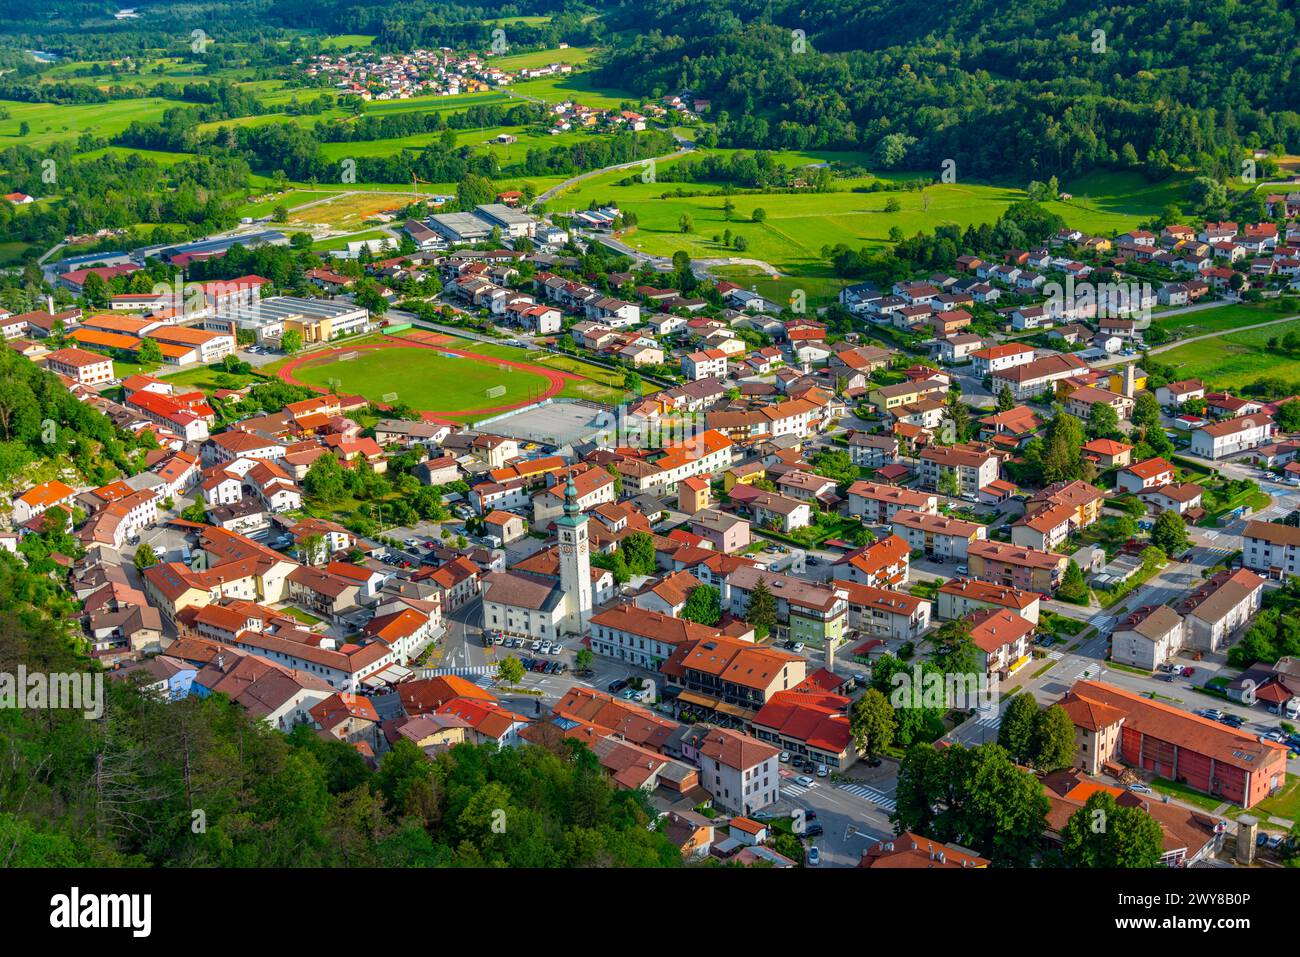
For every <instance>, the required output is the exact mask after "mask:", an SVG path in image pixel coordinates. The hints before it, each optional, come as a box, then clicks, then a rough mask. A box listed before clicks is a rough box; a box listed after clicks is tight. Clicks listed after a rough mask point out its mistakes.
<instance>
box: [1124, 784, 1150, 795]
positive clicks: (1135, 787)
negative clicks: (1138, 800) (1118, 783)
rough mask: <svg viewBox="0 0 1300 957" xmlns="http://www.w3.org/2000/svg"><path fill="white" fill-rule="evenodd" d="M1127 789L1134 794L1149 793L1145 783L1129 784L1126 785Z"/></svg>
mask: <svg viewBox="0 0 1300 957" xmlns="http://www.w3.org/2000/svg"><path fill="white" fill-rule="evenodd" d="M1128 789H1129V790H1130V791H1132V792H1133V793H1134V794H1150V793H1151V788H1149V787H1147V785H1145V784H1130V785H1129V786H1128Z"/></svg>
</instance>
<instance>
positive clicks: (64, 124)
mask: <svg viewBox="0 0 1300 957" xmlns="http://www.w3.org/2000/svg"><path fill="white" fill-rule="evenodd" d="M185 105H186V104H184V103H182V102H181V101H179V100H165V99H162V98H161V97H154V96H150V97H143V98H141V99H134V100H114V101H112V102H110V103H78V104H69V105H64V104H60V103H21V102H18V101H17V100H0V108H3V109H4V110H6V111H7V112H8V114H9V118H8V119H5V120H0V149H3V148H5V147H8V146H17V145H18V144H19V143H22V144H23V145H24V146H31V147H41V146H47V145H49V144H51V143H57V142H60V141H62V140H75V139H76V138H77V137H78V136H80V135H81V134H82V133H93V134H94V135H95V136H102V137H106V138H107V137H112V136H116V135H117V134H118V133H121V132H122V131H123V130H125V129H126V128H127V127H128V126H130V125H131V123H132V122H134V121H135V120H140V121H142V122H151V121H153V120H158V119H161V117H162V115H163V113H164V112H165V111H166V110H169V109H171V108H172V107H177V106H185ZM24 122H26V123H28V124H29V125H30V127H31V129H30V132H29V133H28V134H27V135H26V136H21V135H20V130H21V126H22V124H23V123H24Z"/></svg>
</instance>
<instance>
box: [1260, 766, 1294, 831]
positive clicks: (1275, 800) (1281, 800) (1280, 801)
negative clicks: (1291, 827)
mask: <svg viewBox="0 0 1300 957" xmlns="http://www.w3.org/2000/svg"><path fill="white" fill-rule="evenodd" d="M1250 810H1251V813H1252V814H1258V815H1260V816H1262V817H1281V818H1285V819H1286V820H1288V821H1300V777H1295V776H1292V777H1291V780H1289V781H1288V782H1287V783H1286V785H1285V786H1284V787H1283V788H1282V790H1281V791H1279V792H1278V793H1277V794H1274V795H1272V796H1270V797H1266V798H1264V800H1262V801H1260V802H1259V803H1258V804H1256V805H1255V806H1254V807H1253V808H1251V809H1250Z"/></svg>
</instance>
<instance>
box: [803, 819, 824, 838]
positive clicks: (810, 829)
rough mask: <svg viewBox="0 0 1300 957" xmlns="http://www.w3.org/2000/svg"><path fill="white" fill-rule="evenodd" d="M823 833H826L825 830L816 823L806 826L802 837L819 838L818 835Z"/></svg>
mask: <svg viewBox="0 0 1300 957" xmlns="http://www.w3.org/2000/svg"><path fill="white" fill-rule="evenodd" d="M825 833H826V828H824V827H822V826H821V824H819V823H818V822H816V821H814V822H813V823H811V824H808V825H806V826H805V827H804V829H803V834H804V837H819V836H820V835H822V834H825Z"/></svg>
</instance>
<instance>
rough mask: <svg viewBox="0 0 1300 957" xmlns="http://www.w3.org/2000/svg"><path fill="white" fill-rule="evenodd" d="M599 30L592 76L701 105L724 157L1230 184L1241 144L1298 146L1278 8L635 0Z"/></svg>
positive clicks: (1286, 7)
mask: <svg viewBox="0 0 1300 957" xmlns="http://www.w3.org/2000/svg"><path fill="white" fill-rule="evenodd" d="M606 19H607V21H608V22H609V25H610V27H611V30H613V31H617V33H616V35H617V36H618V37H619V38H620V39H619V41H618V42H617V43H615V44H614V45H613V50H612V53H611V55H610V56H609V58H608V60H607V62H606V64H605V67H604V71H603V78H604V79H605V80H606V81H608V82H610V83H616V84H618V85H620V86H624V87H628V86H630V87H632V88H633V89H637V90H638V91H641V92H646V93H668V92H677V91H680V90H682V89H690V90H691V91H692V92H694V93H695V94H696V95H699V96H704V97H708V98H709V99H710V100H711V106H712V115H713V117H714V118H715V119H716V120H717V121H718V122H719V139H720V142H721V143H722V144H723V145H730V146H745V147H767V148H810V147H815V148H835V149H859V150H869V151H872V152H873V153H874V154H875V156H876V159H877V162H878V164H879V165H881V166H884V167H899V168H911V169H916V168H932V169H934V170H935V171H936V174H937V171H938V170H939V168H940V165H941V164H942V163H943V161H944V160H945V159H953V160H955V161H956V163H957V169H958V170H959V171H963V172H966V173H969V174H972V175H981V176H999V177H1002V176H1009V175H1014V174H1019V175H1021V176H1035V175H1043V176H1046V175H1048V174H1053V173H1055V174H1075V173H1079V172H1082V171H1085V170H1088V169H1091V168H1094V167H1098V166H1103V167H1107V166H1108V167H1115V166H1121V167H1122V166H1132V167H1136V166H1138V165H1139V164H1143V165H1145V164H1148V162H1149V163H1150V164H1151V165H1152V166H1154V167H1156V168H1161V167H1165V168H1167V165H1168V163H1169V162H1172V163H1174V164H1177V165H1180V166H1195V167H1197V168H1199V169H1201V170H1203V171H1205V172H1209V173H1213V174H1217V175H1219V176H1222V175H1225V174H1230V173H1235V172H1236V171H1237V167H1236V160H1237V155H1238V150H1239V149H1240V148H1241V147H1242V146H1243V145H1244V146H1258V147H1262V148H1265V149H1267V148H1270V147H1272V146H1273V145H1275V144H1282V145H1284V146H1285V147H1286V148H1287V149H1289V150H1293V151H1294V150H1296V149H1300V113H1297V112H1296V109H1297V90H1298V89H1300V73H1298V72H1297V61H1298V60H1300V44H1297V43H1296V36H1297V33H1298V31H1300V24H1298V23H1297V19H1296V13H1295V8H1294V5H1293V4H1291V3H1286V2H1281V0H1212V2H1208V3H1203V4H1196V5H1189V4H1185V3H1181V2H1178V0H1153V2H1148V3H1140V4H1125V5H1122V6H1116V5H1113V4H1108V3H1102V2H1098V0H1086V2H1079V0H1034V2H1029V3H1015V4H1012V3H1007V2H1005V0H972V2H968V3H962V4H935V3H930V2H926V0H870V2H856V0H855V2H852V3H849V2H844V0H812V2H808V0H799V2H798V3H794V2H789V0H777V2H771V0H763V2H761V3H760V2H757V0H739V2H737V0H666V2H665V3H663V4H661V5H659V6H657V7H656V10H655V16H654V19H653V27H651V24H649V23H648V22H647V17H646V12H645V9H644V5H642V4H640V3H636V2H624V3H621V4H620V5H618V6H617V7H615V8H613V9H612V10H610V11H609V13H608V14H607V16H606ZM676 25H683V26H676ZM685 25H689V28H686V26H685ZM648 27H651V28H650V29H647V28H648ZM796 31H798V32H796ZM1162 156H1163V162H1162Z"/></svg>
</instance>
